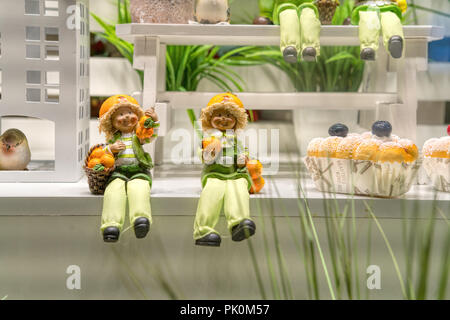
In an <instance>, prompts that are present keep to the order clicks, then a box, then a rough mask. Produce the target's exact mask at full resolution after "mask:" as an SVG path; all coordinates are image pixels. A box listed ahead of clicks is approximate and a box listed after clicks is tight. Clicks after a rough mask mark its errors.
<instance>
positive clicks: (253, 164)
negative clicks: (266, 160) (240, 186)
mask: <svg viewBox="0 0 450 320" xmlns="http://www.w3.org/2000/svg"><path fill="white" fill-rule="evenodd" d="M262 169H263V166H262V164H261V162H259V160H249V161H248V162H247V170H248V173H250V176H251V177H252V179H256V178H258V177H259V176H261V173H262Z"/></svg>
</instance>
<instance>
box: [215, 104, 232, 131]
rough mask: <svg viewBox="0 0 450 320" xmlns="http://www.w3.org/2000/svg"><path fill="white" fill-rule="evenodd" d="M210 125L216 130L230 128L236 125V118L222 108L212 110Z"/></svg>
mask: <svg viewBox="0 0 450 320" xmlns="http://www.w3.org/2000/svg"><path fill="white" fill-rule="evenodd" d="M211 126H212V127H213V128H215V129H218V130H222V131H224V130H231V129H234V127H235V126H236V118H235V117H234V116H233V115H232V114H231V113H230V112H229V111H226V110H224V109H218V110H214V112H213V114H212V117H211Z"/></svg>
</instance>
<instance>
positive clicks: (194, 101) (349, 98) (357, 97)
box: [158, 92, 398, 110]
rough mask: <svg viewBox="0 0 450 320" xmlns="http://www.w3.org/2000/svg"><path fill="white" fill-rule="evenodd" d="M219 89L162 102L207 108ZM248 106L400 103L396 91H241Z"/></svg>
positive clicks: (165, 97) (169, 96) (166, 96)
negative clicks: (318, 92)
mask: <svg viewBox="0 0 450 320" xmlns="http://www.w3.org/2000/svg"><path fill="white" fill-rule="evenodd" d="M216 94H218V92H160V93H158V100H159V101H160V102H170V105H171V107H172V108H174V109H177V108H179V109H187V108H193V109H195V108H203V107H204V106H206V105H207V104H208V102H209V100H210V99H211V97H214V96H215V95H216ZM239 98H240V99H241V100H242V102H243V103H244V105H245V106H246V108H247V109H252V110H274V109H276V110H293V109H297V108H315V109H333V110H355V109H357V110H364V109H374V108H375V107H376V106H377V104H378V103H382V104H396V103H397V102H398V100H397V94H395V93H355V92H349V93H347V92H346V93H320V94H317V93H316V92H311V93H308V92H306V93H305V92H300V93H251V92H242V93H239Z"/></svg>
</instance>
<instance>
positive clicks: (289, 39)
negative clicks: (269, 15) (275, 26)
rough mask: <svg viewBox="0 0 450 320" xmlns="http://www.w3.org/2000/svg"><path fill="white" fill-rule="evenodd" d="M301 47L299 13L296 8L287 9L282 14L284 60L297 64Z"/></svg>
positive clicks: (281, 33) (281, 36)
mask: <svg viewBox="0 0 450 320" xmlns="http://www.w3.org/2000/svg"><path fill="white" fill-rule="evenodd" d="M300 46H301V41H300V21H299V19H298V11H297V9H296V8H295V7H294V8H288V9H285V10H283V11H281V13H280V49H281V52H283V56H284V59H285V60H286V61H287V62H289V63H295V62H297V57H298V53H299V52H300Z"/></svg>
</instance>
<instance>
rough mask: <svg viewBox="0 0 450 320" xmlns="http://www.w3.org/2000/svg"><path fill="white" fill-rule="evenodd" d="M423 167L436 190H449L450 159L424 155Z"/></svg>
mask: <svg viewBox="0 0 450 320" xmlns="http://www.w3.org/2000/svg"><path fill="white" fill-rule="evenodd" d="M423 167H424V169H425V171H426V173H427V175H428V177H429V178H430V180H431V184H432V185H433V187H434V188H435V189H436V190H438V191H444V192H450V159H448V158H428V157H426V158H424V159H423Z"/></svg>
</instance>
